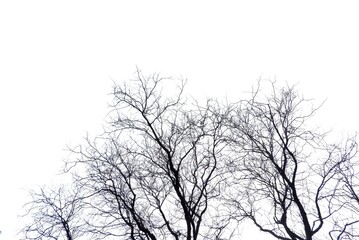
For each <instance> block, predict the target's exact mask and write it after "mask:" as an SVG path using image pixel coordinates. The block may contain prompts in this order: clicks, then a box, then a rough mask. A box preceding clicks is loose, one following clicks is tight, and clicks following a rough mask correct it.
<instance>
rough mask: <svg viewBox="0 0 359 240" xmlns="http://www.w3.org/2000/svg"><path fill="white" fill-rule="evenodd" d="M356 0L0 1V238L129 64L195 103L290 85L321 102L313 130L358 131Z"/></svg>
mask: <svg viewBox="0 0 359 240" xmlns="http://www.w3.org/2000/svg"><path fill="white" fill-rule="evenodd" d="M356 2H357V1H328V0H326V1H288V0H286V1H268V0H263V1H256V0H251V1H208V0H207V1H168V0H167V1H91V0H86V1H74V0H71V1H64V0H62V1H50V0H46V1H36V0H32V1H17V0H2V1H0V230H1V231H2V234H1V235H0V239H1V240H2V239H4V240H5V239H6V240H12V239H18V236H15V233H16V230H18V229H20V228H21V227H22V226H21V225H20V223H19V219H18V218H17V216H18V215H19V214H21V213H22V211H21V206H22V205H23V204H24V202H25V201H26V189H32V188H34V187H35V186H37V185H43V184H51V183H52V181H54V180H53V179H54V176H55V174H56V173H57V172H58V170H59V169H60V167H61V165H62V160H64V159H65V158H66V157H67V155H68V152H66V151H64V150H63V149H65V148H66V145H76V144H77V143H80V142H81V139H82V137H84V136H85V134H86V132H88V133H89V134H90V135H92V136H94V135H96V134H98V133H100V132H101V129H102V127H101V126H102V124H103V123H104V121H103V120H104V119H105V115H106V113H107V112H108V108H107V104H108V103H109V101H110V96H109V95H108V93H110V92H111V87H112V85H113V83H112V81H113V80H115V81H117V82H121V81H123V80H126V79H128V78H130V77H132V73H133V72H134V71H135V68H136V65H137V66H138V67H139V68H141V69H143V70H144V72H145V73H152V72H161V73H163V75H165V76H169V75H172V76H183V77H185V78H187V79H188V87H189V91H190V92H192V93H193V94H195V95H196V96H199V97H203V96H217V97H223V96H225V95H227V96H231V97H232V96H240V95H241V94H242V93H243V91H247V90H250V87H251V85H252V84H254V83H255V82H256V80H257V79H258V78H260V77H261V78H265V79H277V80H278V81H283V82H285V81H287V82H288V83H289V84H298V89H300V91H301V92H302V93H303V94H304V95H305V96H307V97H309V98H315V99H317V100H318V101H322V100H324V99H327V101H326V104H325V105H324V107H323V108H322V111H321V114H320V119H321V120H322V122H320V123H318V124H320V125H322V126H325V127H328V128H333V129H335V130H339V131H356V130H358V122H359V121H358V120H359V119H358V118H359V115H358V112H357V111H358V110H357V103H358V102H359V101H358V100H359V94H358V92H357V91H358V88H357V83H358V81H359V68H358V67H359V14H358V12H359V3H356ZM112 79H113V80H112ZM254 234H255V233H254V232H251V230H248V228H246V230H245V233H244V235H245V236H246V237H245V239H256V238H257V239H259V237H258V236H256V237H255V235H254ZM267 239H268V238H267Z"/></svg>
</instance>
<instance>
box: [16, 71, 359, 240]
mask: <svg viewBox="0 0 359 240" xmlns="http://www.w3.org/2000/svg"><path fill="white" fill-rule="evenodd" d="M263 84H264V85H265V86H266V90H267V91H265V92H263V91H262V90H261V89H262V85H263ZM185 86H186V81H185V80H183V79H171V78H168V79H167V78H162V77H161V76H160V75H159V74H152V75H148V76H147V75H144V74H143V73H142V72H141V71H140V70H138V71H137V73H136V78H135V79H134V80H131V81H129V82H126V83H124V84H122V85H121V84H116V85H115V86H114V88H113V92H112V96H113V101H112V104H111V110H110V112H109V120H108V122H107V123H106V124H107V125H106V128H105V131H104V133H103V134H101V135H100V136H98V137H96V138H94V139H91V138H89V137H87V138H86V143H84V144H81V145H79V146H77V147H75V148H72V149H71V151H72V153H73V154H72V157H71V158H70V160H69V161H67V162H66V165H65V167H64V169H65V171H66V172H68V173H71V174H72V178H73V185H72V186H60V187H58V188H57V189H56V188H55V189H45V188H44V189H43V188H42V189H40V190H39V191H34V192H33V193H32V196H33V200H32V201H31V202H30V203H28V205H26V209H27V211H28V212H27V214H26V215H25V216H26V217H27V218H29V224H28V225H27V226H25V227H24V228H23V231H22V233H23V235H24V238H23V239H67V240H73V239H133V240H135V239H136V240H137V239H151V240H155V239H176V240H180V239H186V240H192V239H193V240H196V239H198V240H199V239H218V240H219V239H237V238H238V237H239V232H238V228H239V226H240V224H242V222H243V221H247V222H251V223H252V224H253V225H254V226H256V227H257V229H258V230H259V231H263V232H265V233H267V234H268V235H270V236H272V237H274V238H277V239H284V240H304V239H306V240H312V239H324V238H327V239H328V238H330V239H337V240H340V239H357V238H358V239H359V232H358V231H357V230H356V225H357V223H358V222H359V211H358V204H359V198H358V184H359V179H358V177H357V174H356V173H357V171H358V163H359V162H358V159H357V157H356V153H357V141H356V136H355V135H353V136H351V137H348V138H347V139H343V140H341V141H338V142H336V143H330V142H328V134H330V133H325V132H322V131H321V130H320V129H318V128H315V127H313V126H311V125H310V124H309V123H310V121H309V120H310V119H311V118H312V117H313V116H314V114H315V113H316V111H318V110H319V109H320V108H319V107H316V106H314V105H313V103H312V102H311V101H309V100H306V99H305V98H303V97H302V96H301V95H300V94H299V93H298V92H297V89H296V88H295V87H293V86H284V87H279V86H278V85H277V84H276V83H275V82H263V81H259V82H258V83H257V85H256V87H257V88H255V89H254V90H253V91H252V95H251V97H250V98H248V99H241V100H239V101H237V102H233V103H228V102H226V103H222V102H220V101H218V100H214V99H206V101H204V104H202V103H200V102H203V101H197V100H195V99H193V98H191V97H189V96H187V95H186V92H185Z"/></svg>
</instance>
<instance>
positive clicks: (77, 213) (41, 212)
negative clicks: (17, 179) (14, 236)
mask: <svg viewBox="0 0 359 240" xmlns="http://www.w3.org/2000/svg"><path fill="white" fill-rule="evenodd" d="M31 197H32V199H33V200H32V201H31V202H29V203H27V204H26V205H25V208H26V209H27V212H26V214H25V215H24V216H23V217H24V218H26V219H27V218H29V222H30V223H29V224H28V225H27V226H25V227H24V228H23V230H22V234H23V235H24V238H23V239H28V240H31V239H56V240H57V239H66V240H74V239H76V238H78V237H80V236H82V235H84V232H83V231H82V230H83V229H82V228H83V226H84V222H83V219H82V215H81V213H82V203H81V201H82V198H81V196H80V193H79V189H77V188H75V189H70V190H67V189H66V188H65V187H63V186H61V187H58V188H56V189H48V188H47V189H46V188H40V189H39V191H32V192H31Z"/></svg>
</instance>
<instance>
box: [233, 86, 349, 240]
mask: <svg viewBox="0 0 359 240" xmlns="http://www.w3.org/2000/svg"><path fill="white" fill-rule="evenodd" d="M259 85H260V84H259ZM271 87H272V91H271V93H270V95H269V96H268V97H263V96H261V95H260V93H261V92H260V91H259V90H258V89H259V88H258V89H257V90H255V91H254V92H253V95H252V98H251V99H250V100H245V101H242V102H241V103H240V104H239V106H238V107H237V110H236V111H235V112H234V114H232V116H231V117H230V118H229V125H230V129H231V131H230V134H229V137H228V138H229V142H231V143H230V144H231V147H232V149H233V152H234V153H233V155H234V156H236V157H235V158H233V159H232V161H231V162H230V166H231V168H232V171H233V173H234V174H233V179H234V180H235V181H236V182H237V184H234V183H235V182H233V181H232V188H230V189H229V190H228V192H229V195H230V197H229V199H230V203H231V205H232V206H234V207H235V208H234V209H235V210H236V212H235V214H237V215H238V216H241V217H245V218H247V219H249V220H251V221H252V222H253V223H254V224H255V225H256V226H257V227H258V228H259V229H260V230H261V231H264V232H267V233H269V234H271V235H272V236H274V237H275V238H277V239H286V240H287V239H288V240H289V239H293V240H296V239H298V240H304V239H306V240H312V239H316V238H315V235H316V234H317V233H318V232H319V231H320V230H321V229H322V228H323V225H324V222H325V221H326V220H327V219H328V218H331V217H333V216H337V215H335V214H337V213H338V211H341V210H342V209H343V208H344V205H345V204H344V203H343V202H340V201H338V200H337V194H338V188H339V186H338V180H337V173H338V169H339V168H340V166H341V165H342V164H344V163H345V162H347V161H348V159H352V158H353V157H354V155H355V154H356V142H355V141H351V140H347V141H345V142H346V147H344V148H341V147H340V146H339V145H330V144H327V143H326V134H321V133H320V132H319V131H318V130H317V129H314V130H311V129H310V128H309V126H308V125H307V123H308V122H309V120H310V118H311V117H313V115H314V113H315V112H316V110H317V108H313V107H312V105H309V107H308V104H307V103H309V102H308V101H306V100H305V99H303V98H301V97H300V96H299V94H298V93H297V92H296V91H295V89H294V88H293V87H286V88H282V89H277V88H276V86H275V84H274V83H272V84H271ZM318 236H319V235H318ZM321 239H322V238H321Z"/></svg>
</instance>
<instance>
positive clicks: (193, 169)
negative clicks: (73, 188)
mask: <svg viewBox="0 0 359 240" xmlns="http://www.w3.org/2000/svg"><path fill="white" fill-rule="evenodd" d="M163 84H164V85H163ZM184 85H185V82H184V81H183V80H173V79H164V78H161V77H159V75H157V74H154V75H151V76H144V75H143V74H142V73H141V71H139V70H138V71H137V74H136V79H135V80H133V81H132V82H131V84H130V85H126V84H124V85H123V86H119V85H116V86H115V87H114V92H113V96H114V104H113V106H112V107H113V111H112V113H111V116H112V118H111V121H110V123H111V126H110V127H109V128H108V130H107V132H106V133H105V134H104V135H103V136H101V137H98V138H96V139H95V140H90V139H87V146H80V147H79V148H77V149H74V152H76V153H78V154H79V156H80V157H79V158H78V159H77V160H75V161H74V162H69V163H68V165H69V166H71V167H72V164H74V165H77V166H78V167H79V169H83V172H82V173H79V174H78V175H77V176H76V177H75V178H76V179H77V181H78V183H79V184H81V185H82V189H84V190H85V191H88V192H89V193H95V196H94V197H93V198H91V200H90V201H89V202H88V205H89V206H91V208H92V209H93V212H92V214H91V219H90V221H89V226H90V228H89V229H91V232H92V233H94V234H95V235H96V236H97V237H100V236H102V237H108V236H112V237H121V238H122V239H152V240H154V239H187V240H190V239H221V236H226V237H227V238H230V234H231V233H227V232H226V226H227V224H228V223H229V221H227V216H226V215H225V213H220V212H219V211H220V208H221V205H220V198H219V195H220V193H221V186H222V185H224V184H223V181H224V180H225V174H224V171H225V170H226V169H225V168H224V164H223V162H224V161H221V158H222V153H221V152H222V149H223V147H224V142H222V140H221V139H222V135H223V132H224V131H225V130H224V128H223V124H222V123H223V116H225V115H226V113H225V112H223V114H217V112H218V109H217V106H218V105H216V104H214V103H213V102H212V101H210V100H209V101H208V102H207V104H206V105H205V106H204V107H201V106H199V104H197V103H195V102H194V103H192V104H188V103H187V102H186V99H185V98H184V97H183V90H184ZM164 86H165V87H164ZM171 86H172V87H171ZM221 111H223V110H221Z"/></svg>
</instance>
